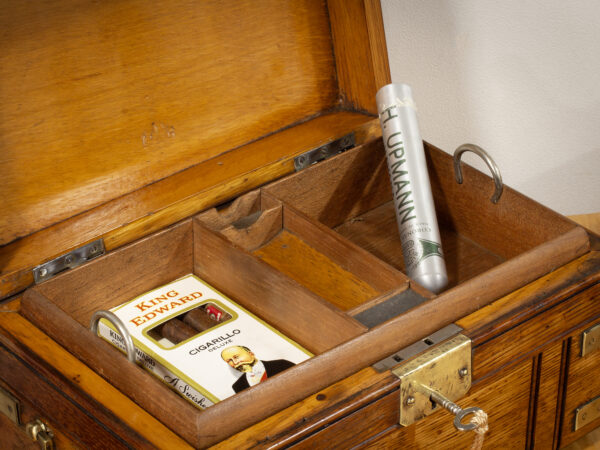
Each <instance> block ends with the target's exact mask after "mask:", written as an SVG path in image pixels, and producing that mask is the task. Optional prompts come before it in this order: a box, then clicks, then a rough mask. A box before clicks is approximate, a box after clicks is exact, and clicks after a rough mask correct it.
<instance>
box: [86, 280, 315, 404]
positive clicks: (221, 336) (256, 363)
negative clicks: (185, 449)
mask: <svg viewBox="0 0 600 450" xmlns="http://www.w3.org/2000/svg"><path fill="white" fill-rule="evenodd" d="M111 311H112V312H113V313H114V314H115V315H117V316H118V317H119V319H121V321H122V322H123V324H124V325H125V326H126V328H127V329H128V331H129V333H130V335H131V338H132V340H133V343H134V345H135V347H136V359H137V362H138V364H140V365H141V366H143V367H144V368H146V369H148V370H149V371H150V372H152V373H153V374H154V375H155V376H157V377H158V378H160V379H161V380H163V381H164V382H165V383H167V384H168V385H169V386H170V387H171V388H172V389H173V390H175V391H176V392H178V393H179V394H180V395H181V396H182V397H184V398H186V399H187V400H189V401H190V402H192V403H193V404H194V405H196V406H197V407H199V408H201V409H204V408H207V407H209V406H211V405H213V404H215V403H217V402H219V401H220V400H223V399H225V398H227V397H230V396H232V395H234V394H235V393H237V392H240V391H242V390H244V389H248V388H249V387H252V386H254V385H256V384H259V383H261V382H263V381H265V380H266V379H267V378H269V377H272V376H274V375H276V374H277V373H279V372H281V371H283V370H285V369H288V368H290V367H292V366H294V365H295V364H298V363H301V362H302V361H305V360H306V359H308V358H310V357H311V356H312V354H311V353H310V352H308V351H307V350H305V349H304V348H302V347H301V346H300V345H298V344H297V343H295V342H294V341H292V340H291V339H289V338H288V337H286V336H284V335H283V334H282V333H280V332H279V331H277V330H276V329H274V328H273V327H271V326H270V325H268V324H267V323H265V322H264V321H262V320H261V319H259V318H258V317H256V316H254V315H253V314H252V313H250V312H249V311H247V310H246V309H244V308H243V307H241V306H240V305H238V304H236V303H235V302H233V301H232V300H230V299H229V298H227V297H226V296H224V295H223V294H221V293H219V292H218V291H217V290H216V289H214V288H213V287H211V286H210V285H209V284H207V283H206V282H204V281H203V280H201V279H200V278H198V277H197V276H195V275H193V274H190V275H187V276H185V277H182V278H180V279H178V280H175V281H173V282H171V283H169V284H167V285H165V286H161V287H159V288H156V289H153V290H152V291H150V292H147V293H145V294H143V295H141V296H139V297H136V298H135V299H133V300H131V301H129V302H127V303H124V304H122V305H120V306H117V307H116V308H113V309H112V310H111ZM98 334H99V335H100V336H101V337H102V338H104V339H105V340H107V341H108V342H110V343H111V344H113V345H114V346H116V347H117V348H119V349H121V350H122V351H125V345H124V344H123V338H122V337H121V336H120V334H119V333H118V331H117V330H116V328H114V326H113V325H112V324H111V323H110V322H109V321H107V320H105V319H101V320H100V323H99V326H98Z"/></svg>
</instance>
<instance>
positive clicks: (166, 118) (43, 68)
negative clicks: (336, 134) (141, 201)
mask: <svg viewBox="0 0 600 450" xmlns="http://www.w3.org/2000/svg"><path fill="white" fill-rule="evenodd" d="M147 6H148V5H146V4H145V3H144V2H142V1H139V0H129V1H122V2H117V3H97V2H92V1H81V0H70V1H67V2H61V3H60V4H49V3H46V2H36V3H27V4H22V3H21V2H17V1H10V2H7V3H6V4H5V5H4V7H3V8H2V12H1V13H0V28H1V29H3V30H4V36H3V39H2V52H0V55H1V59H0V67H1V68H2V69H1V72H0V83H1V84H0V89H1V91H2V97H3V102H2V117H3V120H2V121H1V122H2V123H1V124H0V136H1V140H2V141H1V142H2V147H3V152H2V160H1V162H2V164H1V165H0V167H1V168H2V178H3V180H4V182H3V184H2V187H1V189H2V190H1V191H0V193H1V195H2V197H3V198H4V214H3V216H2V219H0V221H1V222H0V230H1V231H0V244H6V243H8V242H11V241H12V240H14V239H15V238H17V237H20V236H24V235H27V234H29V233H31V232H33V231H36V230H39V229H41V228H44V227H46V226H48V225H51V224H53V223H56V222H58V221H60V220H64V219H66V218H68V217H71V216H73V215H74V214H76V213H77V212H82V211H85V210H87V209H89V208H91V207H93V206H96V205H98V204H100V203H104V202H106V201H108V200H111V199H114V198H117V197H119V196H121V195H124V194H126V193H128V192H131V191H134V190H136V189H138V188H140V187H142V186H144V185H147V184H149V183H151V182H154V181H156V180H159V179H161V178H164V177H166V176H168V175H172V174H174V173H176V172H178V171H180V170H182V169H185V168H187V167H190V166H191V165H193V164H195V163H198V162H200V161H204V160H208V159H210V158H212V157H214V156H216V155H218V154H220V153H223V152H224V151H226V150H229V149H231V148H235V147H238V146H240V145H243V144H245V143H248V142H250V141H252V140H255V139H257V138H258V137H261V136H264V135H266V134H269V133H271V132H273V131H275V130H278V129H281V128H283V127H285V126H287V125H289V124H293V123H295V122H298V121H300V120H302V119H305V118H308V117H310V116H313V115H315V114H318V113H320V112H322V111H325V110H328V109H331V108H332V107H333V106H334V105H335V104H336V101H337V98H338V89H337V85H336V73H335V65H334V55H333V51H332V40H331V39H332V38H331V32H330V28H329V20H328V19H329V18H328V11H327V5H326V4H325V2H324V1H322V0H302V1H297V2H291V3H287V4H281V3H280V2H278V1H276V0H269V1H264V2H260V4H257V3H255V2H250V1H242V2H239V1H232V2H228V3H227V4H223V2H221V1H208V2H202V3H187V2H183V1H181V2H170V3H169V4H156V5H153V6H152V7H147Z"/></svg>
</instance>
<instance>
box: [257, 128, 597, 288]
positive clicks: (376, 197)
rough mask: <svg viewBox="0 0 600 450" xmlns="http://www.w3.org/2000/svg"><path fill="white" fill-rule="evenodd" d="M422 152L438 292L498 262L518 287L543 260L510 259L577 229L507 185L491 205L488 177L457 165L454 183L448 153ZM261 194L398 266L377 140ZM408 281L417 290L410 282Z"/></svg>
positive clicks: (540, 271) (398, 250)
mask: <svg viewBox="0 0 600 450" xmlns="http://www.w3.org/2000/svg"><path fill="white" fill-rule="evenodd" d="M426 155H427V158H428V168H429V173H430V180H431V184H432V191H433V194H434V202H435V205H436V213H437V216H438V222H439V225H440V233H441V237H442V247H443V249H444V253H445V259H446V265H447V269H448V276H449V284H448V286H447V288H446V290H449V289H451V288H453V287H457V286H460V285H462V284H463V283H465V282H467V281H469V280H472V279H474V278H476V277H478V276H480V275H481V274H483V273H486V272H488V271H489V270H493V269H494V268H496V267H499V266H500V265H502V264H504V263H510V264H511V265H512V268H513V272H514V276H515V277H516V278H517V279H518V280H520V283H521V285H522V284H523V283H524V282H525V280H526V279H527V278H529V277H530V276H531V275H532V273H533V274H536V275H537V276H540V275H542V274H543V270H545V269H543V268H542V266H543V261H542V260H541V259H540V261H539V264H534V265H533V267H531V266H530V267H524V266H519V265H517V264H515V263H512V262H511V260H512V259H513V258H515V257H516V256H519V255H522V254H524V253H526V252H530V251H536V248H537V247H539V246H540V245H542V244H545V243H551V242H552V241H553V240H555V239H558V238H560V237H561V236H564V235H565V234H566V233H568V232H570V231H573V230H574V229H575V228H577V227H576V225H575V224H574V223H573V222H571V221H569V220H568V219H566V218H564V217H562V216H560V215H559V214H556V213H554V212H553V211H551V210H549V209H547V208H545V207H543V206H542V205H539V204H537V203H536V202H534V201H532V200H531V199H528V198H527V197H525V196H523V195H521V194H519V193H517V192H515V191H513V190H512V189H510V188H507V187H505V190H504V194H503V196H502V198H501V199H500V202H499V203H498V204H492V203H491V202H490V201H489V195H490V192H491V190H492V188H493V182H492V180H491V178H489V177H488V176H486V175H484V174H483V173H481V172H479V171H477V170H475V169H473V168H471V167H469V166H466V165H464V167H463V177H464V182H463V184H462V185H459V184H457V183H456V181H455V180H454V171H453V162H452V157H451V156H449V155H447V154H446V153H444V152H442V151H441V150H438V149H436V148H435V147H433V146H430V145H426ZM315 187H318V188H317V189H316V188H315ZM265 193H266V194H268V195H271V196H273V197H275V198H278V199H280V200H281V201H282V202H283V203H284V204H290V205H294V207H295V208H297V209H299V210H300V211H302V212H303V213H305V214H306V215H307V216H309V217H310V218H312V219H314V220H317V221H319V222H321V223H322V224H323V225H325V226H327V227H329V228H331V229H333V230H335V231H336V232H337V233H339V234H340V235H342V236H343V237H344V238H346V239H348V240H349V241H351V242H353V243H354V244H356V245H358V246H360V247H362V248H364V249H366V250H367V251H369V252H370V253H372V254H373V255H375V256H376V257H377V258H378V259H380V260H382V261H385V262H386V263H388V264H390V265H391V266H393V267H395V268H396V269H398V270H400V271H402V270H404V263H403V259H402V251H401V243H400V239H399V236H398V231H397V226H396V218H395V215H394V206H393V202H392V193H391V188H390V183H389V176H388V172H387V163H386V160H385V153H384V150H383V144H382V142H381V139H377V140H374V141H372V142H370V143H367V144H365V145H363V146H361V147H359V148H356V149H353V150H351V151H348V152H346V154H344V155H343V156H341V155H338V156H336V157H334V158H331V159H330V160H328V161H325V162H323V163H321V164H318V165H315V166H312V167H310V168H308V169H306V170H304V171H302V172H299V173H297V174H295V175H293V176H290V177H288V178H285V179H282V180H280V181H277V182H275V183H273V184H271V185H270V186H268V187H266V188H265ZM581 237H582V239H581V245H582V246H587V245H589V242H588V239H587V237H585V236H584V235H583V234H582V235H581ZM556 249H557V252H556V254H554V255H553V254H552V252H551V254H550V255H547V254H546V255H544V257H546V258H547V257H548V256H550V257H552V258H555V260H556V266H558V265H560V264H564V263H565V262H567V261H566V260H563V259H560V256H559V253H560V252H559V248H558V246H557V247H556ZM540 256H541V255H540ZM411 286H412V287H413V288H415V289H418V288H417V287H416V283H414V282H411Z"/></svg>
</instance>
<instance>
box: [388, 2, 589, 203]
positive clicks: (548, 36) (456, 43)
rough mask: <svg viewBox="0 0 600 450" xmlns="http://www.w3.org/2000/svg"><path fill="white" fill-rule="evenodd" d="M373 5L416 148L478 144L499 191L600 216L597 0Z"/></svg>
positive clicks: (470, 156)
mask: <svg viewBox="0 0 600 450" xmlns="http://www.w3.org/2000/svg"><path fill="white" fill-rule="evenodd" d="M381 4H382V9H383V17H384V26H385V32H386V39H387V46H388V52H389V60H390V67H391V72H392V80H393V81H394V82H403V83H407V84H409V85H411V87H412V89H413V96H414V100H415V102H416V104H417V107H418V119H419V125H420V129H421V135H422V136H423V139H425V140H426V141H428V142H430V143H432V144H434V145H436V146H438V147H441V148H443V149H444V150H446V151H447V152H449V153H452V152H453V151H454V149H455V148H456V147H458V146H459V145H460V144H463V143H466V142H469V143H473V144H477V145H480V146H481V147H483V148H484V149H485V150H487V151H488V152H489V153H490V154H491V156H492V157H493V158H494V160H495V161H496V164H498V166H499V168H500V171H501V173H502V177H503V180H504V182H505V184H507V185H508V186H511V187H512V188H515V189H516V190H518V191H520V192H522V193H524V194H525V195H527V196H529V197H531V198H533V199H535V200H537V201H538V202H540V203H542V204H544V205H546V206H549V207H550V208H552V209H554V210H556V211H559V212H560V213H562V214H565V215H571V214H587V213H593V212H600V2H599V1H597V0H573V1H564V0H504V1H493V0H456V1H451V0H437V1H436V0H423V1H417V0H382V1H381ZM463 160H464V161H465V162H467V163H469V164H471V165H474V166H476V167H478V168H479V169H480V170H483V171H486V172H487V168H486V166H485V164H483V163H480V162H479V160H478V157H477V156H475V155H474V154H473V153H467V154H465V155H463ZM492 191H493V186H490V194H491V192H492Z"/></svg>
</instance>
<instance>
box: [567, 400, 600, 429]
mask: <svg viewBox="0 0 600 450" xmlns="http://www.w3.org/2000/svg"><path fill="white" fill-rule="evenodd" d="M598 418H600V397H596V398H595V399H593V400H591V401H589V402H587V403H586V404H585V405H581V406H580V407H579V408H577V409H576V410H575V424H574V430H573V431H577V430H579V429H580V428H583V427H584V426H586V425H587V424H589V423H591V422H593V421H595V420H596V419H598Z"/></svg>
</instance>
